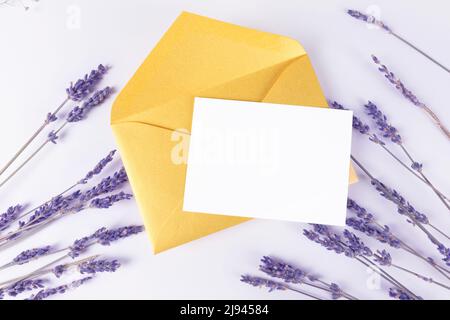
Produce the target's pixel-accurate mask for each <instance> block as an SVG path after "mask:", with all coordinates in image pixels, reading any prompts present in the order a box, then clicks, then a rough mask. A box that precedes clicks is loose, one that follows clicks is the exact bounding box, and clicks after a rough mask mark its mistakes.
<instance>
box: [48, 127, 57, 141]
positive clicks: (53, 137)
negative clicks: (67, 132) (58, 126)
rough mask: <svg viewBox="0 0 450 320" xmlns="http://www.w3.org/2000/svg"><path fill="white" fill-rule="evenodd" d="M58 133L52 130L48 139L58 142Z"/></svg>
mask: <svg viewBox="0 0 450 320" xmlns="http://www.w3.org/2000/svg"><path fill="white" fill-rule="evenodd" d="M58 138H59V137H58V135H57V134H56V132H55V131H53V130H52V131H50V133H49V134H48V136H47V139H48V141H50V142H51V143H53V144H56V140H57V139H58Z"/></svg>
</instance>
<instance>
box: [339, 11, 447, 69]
mask: <svg viewBox="0 0 450 320" xmlns="http://www.w3.org/2000/svg"><path fill="white" fill-rule="evenodd" d="M347 13H348V14H349V15H350V16H352V17H353V18H355V19H358V20H361V21H364V22H366V23H369V24H372V25H376V26H378V27H380V28H381V29H383V30H384V31H387V32H388V33H389V34H391V35H393V36H394V37H395V38H397V39H398V40H400V41H401V42H403V43H404V44H406V45H407V46H409V47H410V48H412V49H414V50H416V51H417V52H419V53H420V54H421V55H423V56H424V57H425V58H427V59H428V60H430V61H431V62H433V63H434V64H436V65H437V66H439V67H440V68H442V69H444V70H445V71H447V72H448V73H450V69H448V68H447V67H445V66H444V65H443V64H442V63H440V62H438V61H437V60H436V59H434V58H432V57H431V56H430V55H428V54H427V53H425V52H424V51H422V50H421V49H419V48H418V47H417V46H415V45H413V44H412V43H411V42H409V41H408V40H406V39H405V38H403V37H401V36H400V35H398V34H397V33H395V32H394V31H392V29H391V28H390V27H388V26H387V25H386V24H385V23H384V22H382V21H381V20H378V19H377V18H375V17H374V16H372V15H369V14H364V13H362V12H360V11H357V10H347Z"/></svg>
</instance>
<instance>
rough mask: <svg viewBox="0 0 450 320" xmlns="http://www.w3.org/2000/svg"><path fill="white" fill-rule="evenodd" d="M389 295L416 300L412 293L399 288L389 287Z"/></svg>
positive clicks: (400, 298)
mask: <svg viewBox="0 0 450 320" xmlns="http://www.w3.org/2000/svg"><path fill="white" fill-rule="evenodd" d="M389 297H391V298H396V299H399V300H415V299H414V298H413V297H412V296H411V295H410V294H408V293H407V292H405V291H403V290H401V289H399V288H389Z"/></svg>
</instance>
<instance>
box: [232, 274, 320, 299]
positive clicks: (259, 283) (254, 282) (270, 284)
mask: <svg viewBox="0 0 450 320" xmlns="http://www.w3.org/2000/svg"><path fill="white" fill-rule="evenodd" d="M241 281H242V282H244V283H247V284H249V285H251V286H253V287H259V288H263V287H265V288H268V289H269V292H272V291H277V290H290V291H294V292H297V293H300V294H302V295H305V296H307V297H310V298H313V299H315V300H322V299H321V298H319V297H317V296H314V295H312V294H310V293H308V292H305V291H302V290H298V289H294V288H291V287H289V286H288V285H286V284H284V283H280V282H276V281H273V280H269V279H264V278H261V277H254V276H249V275H242V276H241Z"/></svg>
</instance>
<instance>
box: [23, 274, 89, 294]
mask: <svg viewBox="0 0 450 320" xmlns="http://www.w3.org/2000/svg"><path fill="white" fill-rule="evenodd" d="M91 279H93V277H85V278H81V279H79V280H75V281H72V282H71V283H70V284H63V285H61V286H58V287H55V288H47V289H43V290H41V291H39V292H38V293H36V294H35V295H31V296H30V297H29V298H27V299H26V300H44V299H47V298H48V297H50V296H54V295H56V294H62V293H65V292H66V291H68V290H69V289H75V288H78V287H79V286H81V285H83V284H84V283H86V282H87V281H89V280H91Z"/></svg>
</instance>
